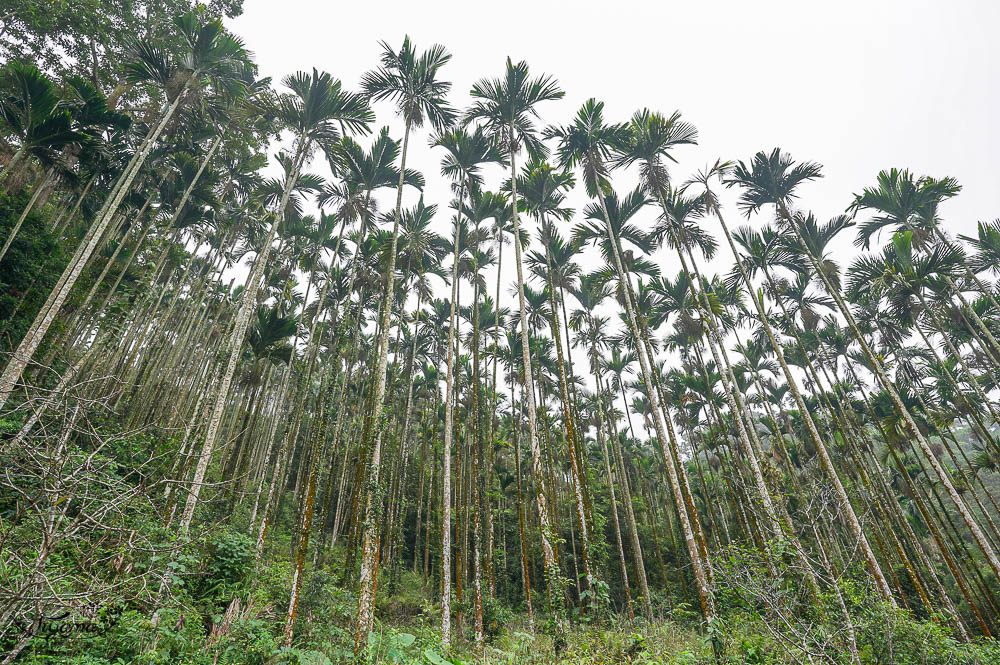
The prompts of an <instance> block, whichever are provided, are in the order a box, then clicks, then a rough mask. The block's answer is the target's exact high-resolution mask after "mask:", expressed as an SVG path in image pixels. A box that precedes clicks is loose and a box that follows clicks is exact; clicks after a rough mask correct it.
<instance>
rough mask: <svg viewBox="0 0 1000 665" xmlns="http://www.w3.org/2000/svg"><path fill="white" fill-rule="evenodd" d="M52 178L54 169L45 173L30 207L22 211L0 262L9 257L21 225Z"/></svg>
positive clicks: (37, 186) (32, 195)
mask: <svg viewBox="0 0 1000 665" xmlns="http://www.w3.org/2000/svg"><path fill="white" fill-rule="evenodd" d="M51 178H52V169H51V168H49V169H48V170H47V171H46V172H45V176H44V177H43V178H42V181H41V182H40V183H38V184H37V185H35V191H34V192H32V194H31V198H30V199H29V200H28V205H26V206H24V210H22V211H21V216H20V217H18V218H17V222H16V223H15V224H14V228H13V229H11V230H10V234H8V236H7V240H6V241H4V243H3V248H0V261H3V257H5V256H6V255H7V250H8V249H10V245H11V243H12V242H14V238H16V237H17V232H18V231H20V230H21V225H22V224H24V220H25V219H27V218H28V214H29V213H31V210H32V208H34V207H35V203H36V202H37V201H38V197H39V196H40V195H41V193H42V190H44V189H45V186H46V185H47V184H48V183H49V180H50V179H51Z"/></svg>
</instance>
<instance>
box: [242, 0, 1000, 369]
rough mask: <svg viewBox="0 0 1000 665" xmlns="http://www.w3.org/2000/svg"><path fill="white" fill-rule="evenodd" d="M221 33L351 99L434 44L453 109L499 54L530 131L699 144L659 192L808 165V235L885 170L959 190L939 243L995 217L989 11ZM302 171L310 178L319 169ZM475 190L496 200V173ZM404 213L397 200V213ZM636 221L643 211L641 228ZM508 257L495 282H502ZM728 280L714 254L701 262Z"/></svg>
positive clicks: (443, 190)
mask: <svg viewBox="0 0 1000 665" xmlns="http://www.w3.org/2000/svg"><path fill="white" fill-rule="evenodd" d="M230 27H231V28H232V29H233V30H234V31H235V32H236V34H238V35H240V36H241V37H243V38H244V39H245V41H246V44H247V47H248V48H249V49H250V50H252V51H253V52H254V54H255V57H256V61H257V63H258V65H259V67H260V70H261V74H262V75H266V76H272V77H273V78H274V79H275V81H280V79H281V77H282V76H284V75H286V74H288V73H290V72H293V71H296V70H309V69H311V68H312V67H317V68H319V69H321V70H326V71H329V72H330V73H331V74H333V75H334V76H335V77H337V78H340V79H341V80H342V81H343V82H344V84H345V86H347V87H348V88H351V89H357V88H358V85H359V80H360V77H361V75H362V73H363V72H365V71H366V70H368V69H371V68H374V67H375V66H377V64H378V57H379V54H380V52H381V47H380V45H379V42H380V41H381V40H385V41H387V42H388V43H389V44H390V45H392V46H394V47H398V46H399V44H400V43H401V41H402V39H403V36H404V35H407V34H408V35H409V36H410V37H411V39H412V40H413V41H414V42H415V43H416V45H417V47H418V48H426V47H427V46H430V45H431V44H433V43H441V44H443V45H444V46H445V47H446V48H447V49H448V50H449V51H450V52H451V53H452V55H453V58H452V61H451V62H450V63H449V64H448V65H447V66H446V67H445V69H444V70H443V76H444V78H445V79H446V80H449V81H451V82H452V83H453V95H452V102H453V104H455V105H456V106H458V107H460V108H462V107H465V106H466V105H467V104H468V102H469V95H468V91H469V89H470V87H471V86H472V84H473V83H474V82H475V81H476V80H478V79H480V78H483V77H495V76H498V75H499V74H500V73H501V72H502V68H503V65H504V60H505V58H506V57H507V56H510V57H512V58H513V59H514V60H515V61H517V60H522V59H523V60H526V61H527V62H528V63H529V65H530V68H531V71H532V73H533V74H539V73H543V72H544V73H547V74H551V75H553V76H555V77H556V78H557V79H558V81H559V82H560V84H561V85H562V87H563V89H564V90H565V91H566V96H565V98H564V99H563V100H561V101H558V102H549V103H547V104H544V105H542V106H540V107H539V110H540V112H541V114H542V116H543V121H544V122H545V123H557V124H563V123H567V122H568V121H569V120H570V118H571V116H572V114H573V113H575V111H576V110H577V109H578V108H579V106H580V104H581V103H582V102H583V101H584V100H585V99H587V98H589V97H596V98H597V99H599V100H602V101H604V102H605V104H606V113H605V114H606V117H607V119H609V120H612V121H621V120H627V119H628V117H629V116H630V115H631V114H632V113H633V112H634V111H635V110H637V109H639V108H642V107H649V108H650V109H653V110H658V111H662V112H665V113H669V112H672V111H673V110H675V109H676V110H680V111H681V113H682V114H683V116H684V118H685V119H686V120H688V121H690V122H692V123H694V124H695V125H696V126H697V128H698V130H699V136H700V141H699V145H697V146H693V147H684V148H681V149H679V150H677V151H676V153H675V156H676V157H677V158H678V160H679V162H680V163H679V164H678V165H677V166H675V167H674V169H673V173H674V178H675V179H676V180H679V181H680V180H684V179H686V178H687V177H688V176H689V175H690V174H691V173H693V172H694V171H696V170H698V169H700V168H702V167H704V166H705V165H706V164H708V163H710V162H713V161H714V160H715V159H716V158H720V157H721V158H723V159H744V160H745V159H748V158H749V157H751V156H752V155H753V153H755V152H756V151H758V150H765V149H770V148H772V147H775V146H780V147H781V148H783V149H785V150H787V151H789V152H790V153H791V154H792V155H793V156H794V157H795V158H797V159H801V160H814V161H817V162H819V163H820V164H822V165H823V167H824V173H825V177H824V178H823V179H822V180H820V181H817V182H815V183H811V184H808V185H806V186H803V187H802V188H801V199H800V201H799V205H800V206H801V207H803V208H808V209H810V210H812V211H813V212H815V213H816V214H817V216H818V217H819V218H821V219H826V218H828V217H830V216H832V215H834V214H838V213H841V212H843V211H844V210H845V208H846V207H847V206H848V205H849V203H850V202H851V199H852V195H853V193H855V192H859V191H860V190H861V189H862V188H863V187H865V186H867V185H871V184H873V183H874V179H875V175H876V174H877V172H878V171H879V170H880V169H886V168H889V167H893V166H898V167H906V168H909V169H911V170H913V171H914V172H916V173H917V174H928V175H934V176H937V177H940V176H944V175H950V176H954V177H956V178H958V180H959V182H960V183H961V184H962V185H963V187H964V189H963V192H962V193H961V194H960V195H959V197H958V198H957V199H954V200H952V201H951V202H949V203H947V204H946V205H945V206H944V207H943V208H942V211H941V212H942V215H943V217H944V219H945V223H946V225H947V228H948V229H949V230H950V231H951V232H952V233H972V232H974V229H975V224H976V222H977V221H978V220H989V219H994V218H996V217H998V216H1000V188H998V183H997V180H998V172H1000V169H998V167H997V160H998V156H1000V133H998V131H997V128H996V122H997V119H998V118H1000V80H998V79H1000V39H998V38H997V34H998V29H1000V3H997V2H989V1H986V0H983V1H979V2H977V1H975V0H950V1H948V2H941V1H938V2H930V1H927V0H910V1H893V2H888V1H881V2H880V1H878V0H868V1H859V0H841V1H840V2H836V3H818V2H802V1H798V2H794V1H777V0H757V1H754V2H739V1H725V2H722V1H717V2H695V1H691V2H668V1H659V2H634V1H629V0H616V1H613V2H599V3H595V2H583V1H580V2H559V3H556V2H545V1H544V0H535V1H534V2H521V1H507V2H488V3H486V2H394V1H384V2H377V3H363V2H356V3H352V2H319V1H308V2H307V1H305V0H284V1H283V2H274V1H271V0H267V1H265V0H247V1H246V4H245V11H244V14H243V15H242V16H240V17H238V18H237V19H235V20H233V21H231V22H230ZM376 111H377V113H378V121H377V124H376V128H377V127H379V126H382V125H384V124H389V125H390V127H392V128H393V132H394V136H395V137H396V138H399V137H400V134H401V126H400V123H398V121H397V120H396V119H395V118H394V117H393V109H392V108H391V107H390V106H387V105H380V106H379V107H377V108H376ZM426 137H427V134H426V130H420V131H419V132H418V134H417V135H415V136H414V137H413V138H412V139H411V147H412V150H411V156H410V158H409V160H408V163H407V166H410V167H413V168H416V169H418V170H420V171H422V172H423V173H424V174H425V176H426V177H427V181H428V186H427V188H426V190H425V197H426V200H427V201H428V202H431V203H438V204H440V211H439V217H440V219H439V227H438V230H439V232H440V233H442V234H446V233H449V224H448V217H447V215H446V212H445V208H446V204H447V201H448V199H449V196H450V195H449V190H448V186H447V182H446V181H445V180H443V179H442V178H441V176H440V175H439V163H440V154H439V153H437V152H435V151H434V150H431V149H430V148H428V147H427V140H426ZM360 140H361V142H362V143H363V144H364V143H366V139H364V138H362V139H360ZM315 170H316V171H317V172H319V173H321V174H324V175H326V168H325V166H324V165H323V164H319V163H317V164H315ZM615 182H616V185H618V184H619V183H620V186H618V187H617V189H619V190H620V191H623V192H624V191H627V190H628V189H629V188H631V187H632V186H633V185H634V183H635V181H634V178H632V177H630V176H629V175H628V174H625V175H622V176H620V177H618V176H616V178H615ZM486 185H487V187H492V188H496V187H498V186H499V174H497V175H496V176H495V177H493V178H492V179H488V181H487V183H486ZM415 200H416V194H415V193H413V192H409V193H408V196H407V204H409V205H412V203H413V202H415ZM725 200H727V201H729V202H731V201H732V200H733V199H732V198H731V197H730V198H727V199H725ZM571 202H572V204H573V205H574V207H576V208H577V209H578V210H579V209H580V208H582V205H583V204H584V203H585V202H586V198H585V196H584V195H583V193H582V192H578V193H576V194H575V195H574V196H573V197H572V199H571ZM384 205H385V206H388V205H389V200H388V199H386V201H385V204H384ZM727 213H728V217H729V221H730V223H731V224H732V225H734V226H735V225H736V223H737V222H739V223H743V220H742V219H738V213H737V211H736V209H735V208H734V207H733V206H732V205H729V207H728V211H727ZM653 217H654V211H653V210H652V209H650V210H649V211H648V212H647V213H646V217H645V219H647V220H648V221H649V222H651V220H652V219H653ZM758 223H759V222H758ZM527 226H529V228H531V226H532V225H531V224H530V223H529V224H527ZM706 226H707V227H708V228H709V229H711V230H712V231H713V232H715V231H716V228H715V226H714V225H713V224H712V223H711V222H706ZM647 228H648V226H647ZM848 235H849V234H848V233H845V234H844V236H845V237H844V238H843V240H842V242H840V244H839V245H838V247H842V250H843V251H842V252H839V256H838V258H841V259H843V260H842V262H841V265H842V266H845V265H846V264H847V263H848V260H849V258H850V256H851V255H852V254H853V253H854V250H853V248H852V246H851V243H850V239H849V238H848V237H847V236H848ZM510 254H511V252H505V256H504V262H505V264H506V265H505V270H504V272H505V273H506V274H510V275H513V273H512V272H510V273H507V270H506V268H507V267H510V264H509V263H508V261H507V259H508V257H509V255H510ZM656 260H657V261H658V263H660V266H661V270H663V272H664V273H666V274H668V275H674V274H676V272H677V271H678V270H679V266H677V265H676V263H675V261H673V260H671V259H670V257H669V254H667V253H665V252H660V253H658V254H657V256H656ZM586 263H587V265H586V266H585V267H587V268H593V267H595V264H596V262H595V261H594V260H591V259H588V260H587V261H586ZM729 266H730V261H729V259H728V256H726V255H722V256H721V257H720V259H718V260H717V261H716V262H715V264H714V268H715V270H717V271H728V269H729ZM494 274H495V273H494ZM490 279H492V276H491V277H490ZM504 290H505V291H507V288H506V287H505V288H504ZM440 294H441V295H445V293H444V291H443V290H442V291H441V292H440ZM505 304H507V305H513V300H512V299H510V298H509V296H508V298H507V299H506V302H505ZM581 369H582V368H581Z"/></svg>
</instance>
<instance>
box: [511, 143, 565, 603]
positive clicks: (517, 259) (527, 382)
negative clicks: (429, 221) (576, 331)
mask: <svg viewBox="0 0 1000 665" xmlns="http://www.w3.org/2000/svg"><path fill="white" fill-rule="evenodd" d="M510 134H511V141H510V143H511V145H512V146H513V145H514V141H513V136H514V127H513V126H511V127H510ZM516 162H517V159H516V154H515V152H514V150H513V149H511V151H510V182H511V214H512V216H513V221H514V264H515V266H516V268H517V300H518V306H519V307H520V309H521V316H520V317H519V318H520V319H521V358H522V361H523V362H524V397H525V398H526V400H527V403H528V443H529V446H530V449H531V466H532V472H533V474H534V477H535V500H536V502H537V503H538V519H539V521H540V522H541V532H542V533H541V536H542V559H543V563H544V565H545V575H546V578H547V579H546V585H545V591H546V597H547V598H548V602H549V606H550V607H551V606H552V603H553V602H554V598H555V597H557V596H558V595H559V594H558V593H556V594H553V593H552V592H553V591H555V590H557V589H558V588H559V587H560V586H561V585H560V583H559V565H558V563H557V562H556V555H555V550H554V549H553V548H552V539H553V538H554V537H555V532H554V531H553V530H552V524H551V523H550V521H549V509H548V503H547V501H546V499H545V489H544V487H543V483H542V479H543V478H544V475H543V474H544V470H543V467H542V454H541V449H540V448H539V446H538V420H537V418H538V417H537V414H536V408H535V385H534V383H535V381H534V376H533V375H532V373H531V353H530V350H529V345H530V340H531V336H530V335H529V332H528V317H527V312H528V306H527V302H526V300H525V297H524V271H523V269H522V263H521V235H520V234H521V223H520V216H519V215H518V204H517V166H516Z"/></svg>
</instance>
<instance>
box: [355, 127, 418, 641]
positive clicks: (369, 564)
mask: <svg viewBox="0 0 1000 665" xmlns="http://www.w3.org/2000/svg"><path fill="white" fill-rule="evenodd" d="M411 124H412V123H411V120H410V118H407V119H406V127H405V129H404V131H403V148H402V151H401V153H400V160H399V184H398V186H397V188H396V210H395V212H394V214H393V222H392V243H391V245H390V247H389V265H388V266H387V267H386V275H385V295H384V297H383V299H382V306H381V310H380V312H379V326H380V328H381V330H380V332H379V338H378V352H377V353H378V355H377V357H376V358H377V359H376V362H375V376H374V377H373V382H374V383H373V384H372V389H371V396H370V399H369V403H368V409H369V412H368V414H366V416H365V418H366V426H365V428H364V429H365V430H367V431H366V432H363V434H362V437H361V440H362V442H364V441H366V440H370V441H371V458H370V461H369V465H368V481H367V483H366V487H365V490H366V500H365V512H364V518H365V522H364V526H363V528H364V535H363V537H362V558H361V575H360V578H359V589H358V617H357V630H356V632H355V634H354V651H355V653H356V654H359V653H360V652H361V650H362V649H363V648H365V646H366V645H367V643H368V633H370V632H371V629H372V624H373V623H374V621H375V585H376V577H377V570H376V567H375V566H376V557H377V554H378V528H379V527H378V524H377V513H378V512H380V507H381V503H382V501H381V495H380V491H379V473H380V470H381V464H382V432H383V430H384V429H385V420H386V414H385V409H384V407H383V404H382V402H383V401H384V400H385V384H386V366H387V364H388V361H389V323H390V320H389V319H390V316H391V315H392V303H393V298H394V296H395V286H396V248H397V246H398V243H399V219H400V216H401V215H402V208H403V185H404V180H405V177H406V150H407V147H408V145H409V141H410V128H411Z"/></svg>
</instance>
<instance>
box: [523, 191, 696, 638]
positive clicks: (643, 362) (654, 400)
mask: <svg viewBox="0 0 1000 665" xmlns="http://www.w3.org/2000/svg"><path fill="white" fill-rule="evenodd" d="M598 199H599V200H600V203H601V211H602V213H603V215H604V227H605V231H606V232H607V234H608V242H609V243H610V244H611V255H612V259H613V261H614V267H615V271H616V272H617V273H618V279H619V283H620V284H621V288H622V295H623V302H624V305H625V315H626V320H627V322H628V326H629V329H630V331H631V333H632V337H633V339H634V340H635V341H636V355H637V356H638V358H639V366H640V368H641V370H642V375H643V381H644V383H645V384H646V392H647V394H648V395H649V401H650V405H651V406H652V408H653V416H654V417H653V422H654V425H655V429H656V436H657V439H658V441H659V444H660V446H661V448H662V452H663V459H664V460H665V461H669V460H671V456H670V454H669V453H668V451H667V427H666V424H665V423H664V422H663V413H662V411H661V409H660V398H659V394H658V393H657V391H656V389H655V387H654V386H653V382H652V368H651V362H650V360H649V359H647V357H646V349H645V348H644V347H643V345H642V344H641V342H640V340H641V339H642V338H641V337H640V335H639V327H638V325H637V323H636V315H635V310H634V308H633V304H632V294H631V285H630V284H629V283H628V276H627V275H626V273H625V270H624V268H623V265H622V260H621V256H620V254H619V251H618V239H617V238H616V237H615V232H614V229H613V228H612V227H611V221H610V220H611V216H610V215H609V214H608V207H607V203H606V202H605V200H604V197H603V196H598ZM515 234H516V233H515ZM666 466H667V476H668V479H669V480H670V487H671V490H672V492H673V494H674V501H675V503H676V505H677V513H678V515H679V517H680V522H681V530H682V532H683V534H684V541H685V543H686V545H687V549H688V555H689V557H690V558H691V567H692V570H693V572H694V578H695V586H696V587H697V589H698V599H699V600H700V601H701V611H702V616H703V617H704V618H705V620H706V621H708V622H712V621H713V620H714V618H715V602H714V600H713V598H712V592H711V589H710V588H709V583H708V576H707V574H706V571H705V562H704V561H702V557H701V552H700V551H699V549H698V544H697V542H696V541H695V536H694V531H693V529H692V528H691V520H690V517H689V516H688V512H687V507H686V505H685V501H684V497H683V496H682V495H681V490H680V483H679V481H678V479H677V470H676V468H675V467H674V465H673V464H672V463H667V464H666Z"/></svg>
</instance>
